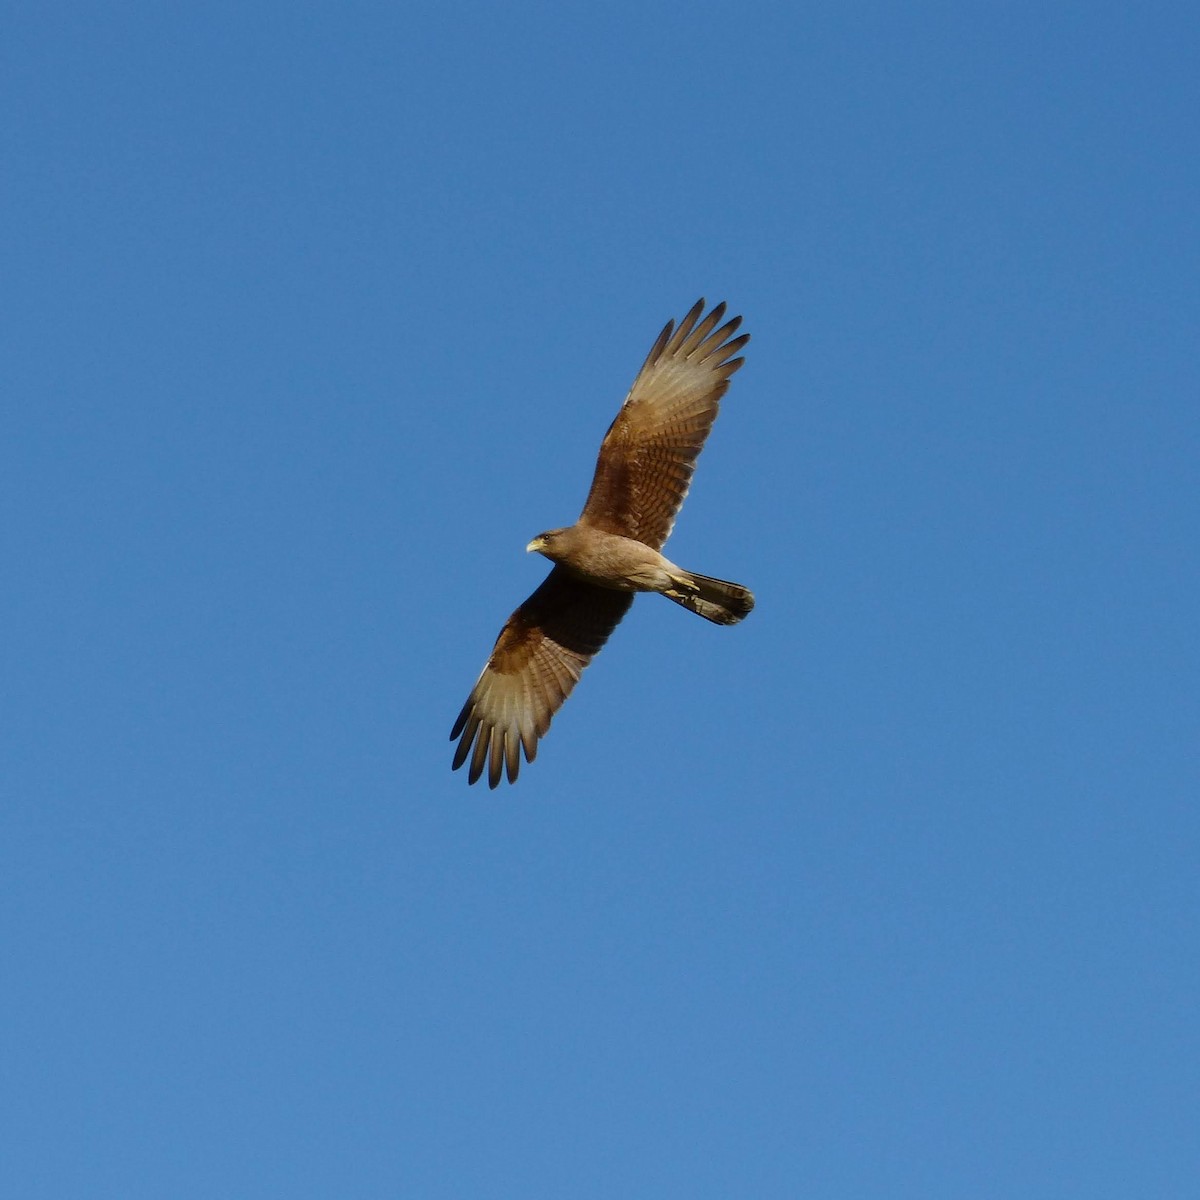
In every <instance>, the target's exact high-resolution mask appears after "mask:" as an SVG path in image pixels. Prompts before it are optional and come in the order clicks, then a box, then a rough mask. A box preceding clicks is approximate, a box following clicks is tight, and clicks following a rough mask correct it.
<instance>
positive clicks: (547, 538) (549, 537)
mask: <svg viewBox="0 0 1200 1200" xmlns="http://www.w3.org/2000/svg"><path fill="white" fill-rule="evenodd" d="M560 533H562V530H561V529H548V530H547V531H546V532H545V533H539V534H538V535H537V537H535V538H534V539H533V541H532V542H530V543H529V545H528V546H526V547H525V550H526V552H527V553H532V552H533V551H534V550H536V551H537V552H538V553H539V554H544V555H545V556H546V557H547V558H553V557H554V550H555V544H556V543H557V541H558V535H559V534H560Z"/></svg>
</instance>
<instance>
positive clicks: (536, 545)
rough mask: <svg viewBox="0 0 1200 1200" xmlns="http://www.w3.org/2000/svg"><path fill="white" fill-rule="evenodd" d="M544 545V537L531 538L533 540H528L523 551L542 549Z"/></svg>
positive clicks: (527, 552)
mask: <svg viewBox="0 0 1200 1200" xmlns="http://www.w3.org/2000/svg"><path fill="white" fill-rule="evenodd" d="M545 547H546V539H545V538H540V537H535V538H534V539H533V541H532V542H530V543H529V545H528V546H526V547H525V553H526V554H530V553H532V552H533V551H534V550H544V549H545Z"/></svg>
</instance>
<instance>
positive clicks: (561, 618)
mask: <svg viewBox="0 0 1200 1200" xmlns="http://www.w3.org/2000/svg"><path fill="white" fill-rule="evenodd" d="M632 603H633V593H632V592H618V591H614V590H613V589H612V588H602V587H597V586H595V585H594V584H591V583H585V582H584V581H583V580H581V579H578V578H576V577H575V576H573V575H571V574H569V573H568V572H567V571H566V569H565V568H563V567H555V568H554V570H553V571H551V572H550V574H549V575H547V576H546V578H545V580H544V581H543V583H542V585H541V587H539V588H538V589H537V591H535V592H534V593H533V595H532V596H530V597H529V599H528V600H526V601H525V603H524V604H522V605H521V607H520V608H518V609H517V611H516V612H515V613H513V615H512V616H511V617H509V618H508V622H507V623H506V624H505V626H504V628H503V629H502V630H501V631H500V636H499V637H498V638H497V639H496V645H495V648H494V649H493V650H492V656H491V657H490V658H489V659H488V661H487V666H485V667H484V668H483V673H482V674H481V675H480V676H479V678H478V679H477V680H476V682H475V686H474V688H472V689H471V695H470V696H469V697H468V699H467V702H466V704H464V705H463V710H462V712H460V713H459V714H458V720H457V721H455V722H454V728H453V730H451V732H450V740H451V741H453V740H454V739H455V738H459V742H458V749H457V750H455V752H454V769H455V770H456V771H457V770H458V768H459V767H461V766H462V765H463V763H464V762H466V761H467V758H468V756H469V757H470V759H471V769H470V772H469V779H470V782H471V783H474V782H475V781H476V780H477V779H478V778H479V776H480V775H481V774H483V767H484V764H485V763H486V764H487V768H488V786H489V787H495V786H496V785H497V784H498V783H499V782H500V777H501V775H502V774H503V773H504V768H505V767H507V768H508V782H509V783H515V782H516V781H517V772H518V771H519V770H520V766H521V750H522V749H524V751H525V761H526V762H533V760H534V758H535V757H536V756H537V744H538V739H539V738H541V737H544V736H545V734H546V730H548V729H549V728H550V721H551V719H552V718H553V716H554V714H555V713H556V712H558V710H559V709H560V708H561V707H562V704H563V701H564V700H566V698H567V697H568V696H569V695H570V694H571V689H572V688H573V687H574V686H575V684H576V683H578V682H579V676H580V675H581V674H582V673H583V668H584V667H586V666H587V665H588V663H589V662H591V660H592V656H593V655H595V654H596V652H597V651H598V650H599V649H600V647H601V646H603V645H604V643H605V642H606V641H608V636H609V634H610V633H612V631H613V630H614V629H616V627H617V624H618V622H619V621H620V620H621V618H622V617H623V616H624V615H625V614H626V612H628V611H629V606H630V604H632ZM460 735H461V737H460ZM472 743H473V744H474V750H473V751H472V749H471V747H472Z"/></svg>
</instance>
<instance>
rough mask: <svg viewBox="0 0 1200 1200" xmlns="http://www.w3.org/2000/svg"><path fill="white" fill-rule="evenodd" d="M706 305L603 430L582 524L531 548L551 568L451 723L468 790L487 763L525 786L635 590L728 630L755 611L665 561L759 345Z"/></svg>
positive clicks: (665, 334) (722, 587)
mask: <svg viewBox="0 0 1200 1200" xmlns="http://www.w3.org/2000/svg"><path fill="white" fill-rule="evenodd" d="M703 311H704V301H703V300H701V301H699V302H698V303H697V304H696V305H694V306H693V308H692V309H691V311H690V312H689V313H688V314H687V316H686V317H684V319H683V320H682V321H681V322H680V324H679V328H678V329H676V328H675V325H674V322H672V321H668V322H667V325H666V328H664V329H663V331H662V333H661V334H660V335H659V337H658V340H657V341H656V342H655V343H654V346H653V347H652V349H651V351H650V354H649V355H648V356H647V358H646V362H645V364H644V365H643V367H642V369H641V371H640V372H639V373H638V377H637V379H635V380H634V384H633V387H632V388H631V389H630V392H629V395H628V397H626V400H625V403H624V404H623V405H622V407H621V411H620V412H619V413H618V414H617V417H616V419H615V420H614V421H613V423H612V425H611V426H610V427H609V430H608V433H607V434H606V435H605V438H604V442H603V444H602V445H601V447H600V456H599V459H598V460H597V463H596V473H595V476H594V478H593V480H592V488H591V491H590V492H589V493H588V498H587V502H586V503H585V504H584V508H583V512H582V513H581V514H580V517H579V520H578V521H577V522H576V523H575V524H574V525H570V526H566V527H564V528H562V529H551V530H548V531H547V532H546V533H542V534H539V535H538V536H537V537H536V538H534V539H533V541H531V542H530V543H529V546H528V547H527V549H529V550H536V551H538V552H539V553H541V554H544V555H545V556H546V557H547V558H549V559H550V560H551V561H552V562H553V563H554V564H555V567H554V569H553V570H552V571H551V572H550V574H549V575H548V576H547V577H546V579H545V581H544V582H543V583H542V585H541V586H540V587H539V588H538V589H537V590H536V591H535V592H534V593H533V595H532V596H530V597H529V599H528V600H526V601H525V603H524V604H522V605H521V606H520V608H518V609H517V610H516V612H514V613H513V614H512V616H511V617H509V619H508V622H507V623H506V624H505V626H504V628H503V629H502V630H501V631H500V636H499V637H498V638H497V639H496V645H495V648H494V649H493V650H492V654H491V657H490V658H489V659H488V662H487V665H486V666H485V667H484V669H483V672H482V674H481V675H480V676H479V679H478V680H477V681H476V683H475V687H474V689H473V690H472V692H471V695H470V696H469V697H468V699H467V702H466V704H465V705H464V706H463V710H462V712H461V713H460V714H459V716H458V720H457V721H456V722H455V723H454V729H453V731H452V732H451V734H450V737H451V739H455V738H458V739H459V743H458V749H457V750H456V751H455V754H454V767H455V769H457V768H458V767H460V766H462V765H463V763H464V762H466V761H467V758H468V756H469V757H470V760H471V768H470V772H469V778H470V782H471V783H474V782H475V781H476V780H477V779H478V778H479V777H480V775H481V774H482V773H483V769H484V767H485V765H486V766H487V769H488V784H489V785H490V786H491V787H496V785H497V784H498V783H499V782H500V779H501V777H502V776H503V775H504V774H505V772H507V775H508V779H509V782H510V783H514V782H516V779H517V774H518V771H519V769H520V758H521V752H522V750H523V751H524V754H525V758H526V761H528V762H532V761H533V760H534V757H535V755H536V754H537V743H538V739H539V738H541V737H543V736H544V735H545V733H546V731H547V729H549V727H550V721H551V718H552V717H553V716H554V713H555V712H556V711H557V710H558V708H559V707H560V706H561V705H562V703H563V701H564V700H566V698H567V696H568V695H569V694H570V692H571V689H572V688H573V687H574V686H575V684H576V683H577V682H578V680H579V677H580V675H581V673H582V672H583V668H584V667H586V666H587V664H588V663H589V662H590V661H591V659H592V657H593V656H594V655H595V654H596V652H597V651H598V650H599V649H600V647H601V646H603V645H604V643H605V641H607V639H608V636H609V634H610V633H612V631H613V629H615V628H616V626H617V624H618V622H619V621H620V620H621V618H622V617H623V616H624V615H625V613H626V612H627V611H628V609H629V605H630V604H631V603H632V602H633V596H634V593H636V592H658V593H660V594H662V595H664V596H666V597H667V598H668V599H670V600H673V601H675V603H676V604H679V605H681V606H682V607H684V608H686V609H688V610H689V611H691V612H694V613H697V614H698V615H699V616H702V617H705V618H706V619H707V620H709V621H713V622H715V623H717V624H719V625H733V624H735V623H736V622H738V621H740V620H741V619H742V618H743V617H745V616H746V615H747V614H748V613H749V612H750V610H751V609H752V608H753V607H754V597H753V595H752V594H751V593H750V591H749V590H748V589H747V588H744V587H742V586H741V584H737V583H728V582H726V581H725V580H722V579H713V578H710V577H709V576H707V575H697V574H695V573H694V572H691V571H685V570H684V569H683V568H681V567H678V566H676V565H675V564H674V563H673V562H671V561H670V560H669V559H667V558H666V557H664V555H663V554H662V553H661V549H662V545H663V543H664V542H665V541H666V540H667V537H668V536H669V535H670V532H671V528H672V526H673V525H674V523H675V515H676V513H677V512H678V511H679V506H680V505H681V504H682V503H683V498H684V496H686V494H687V490H688V486H689V484H690V482H691V478H692V472H693V470H694V468H695V461H696V458H697V456H698V455H699V453H700V450H701V449H702V448H703V446H704V440H705V438H706V437H707V436H708V432H709V430H710V429H711V428H712V423H713V421H714V420H715V419H716V416H717V410H718V407H719V402H720V399H721V397H722V396H723V395H724V394H725V391H726V390H727V388H728V387H729V377H730V376H731V375H732V374H733V373H734V371H736V370H737V369H738V367H740V366H741V365H742V361H743V360H742V359H741V358H735V357H734V355H735V354H736V353H737V351H738V350H740V349H741V348H742V347H743V346H744V345H745V344H746V342H748V341H749V340H750V339H749V336H748V335H746V334H742V335H741V336H740V337H734V336H733V334H734V333H735V332H736V330H737V328H738V325H739V324H740V323H741V318H740V317H734V318H733V319H732V320H730V321H728V322H726V324H725V325H723V326H721V328H720V329H716V326H717V325H718V324H719V323H720V321H721V318H722V316H723V315H724V313H725V305H724V304H718V305H717V306H716V307H715V308H714V309H713V310H712V311H711V312H710V313H709V314H708V315H707V316H706V317H705V318H704V319H703V320H700V314H701V313H702V312H703ZM714 329H715V332H714Z"/></svg>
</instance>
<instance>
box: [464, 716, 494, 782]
mask: <svg viewBox="0 0 1200 1200" xmlns="http://www.w3.org/2000/svg"><path fill="white" fill-rule="evenodd" d="M491 736H492V727H491V726H490V725H485V726H484V727H483V728H482V729H481V730H480V731H479V736H478V737H477V738H476V739H475V752H474V753H473V754H472V755H471V769H470V770H469V771H468V772H467V782H468V783H474V782H475V781H476V780H477V779H478V778H479V777H480V775H482V774H483V764H484V760H485V759H486V758H487V751H488V741H489V740H490V739H491Z"/></svg>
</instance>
